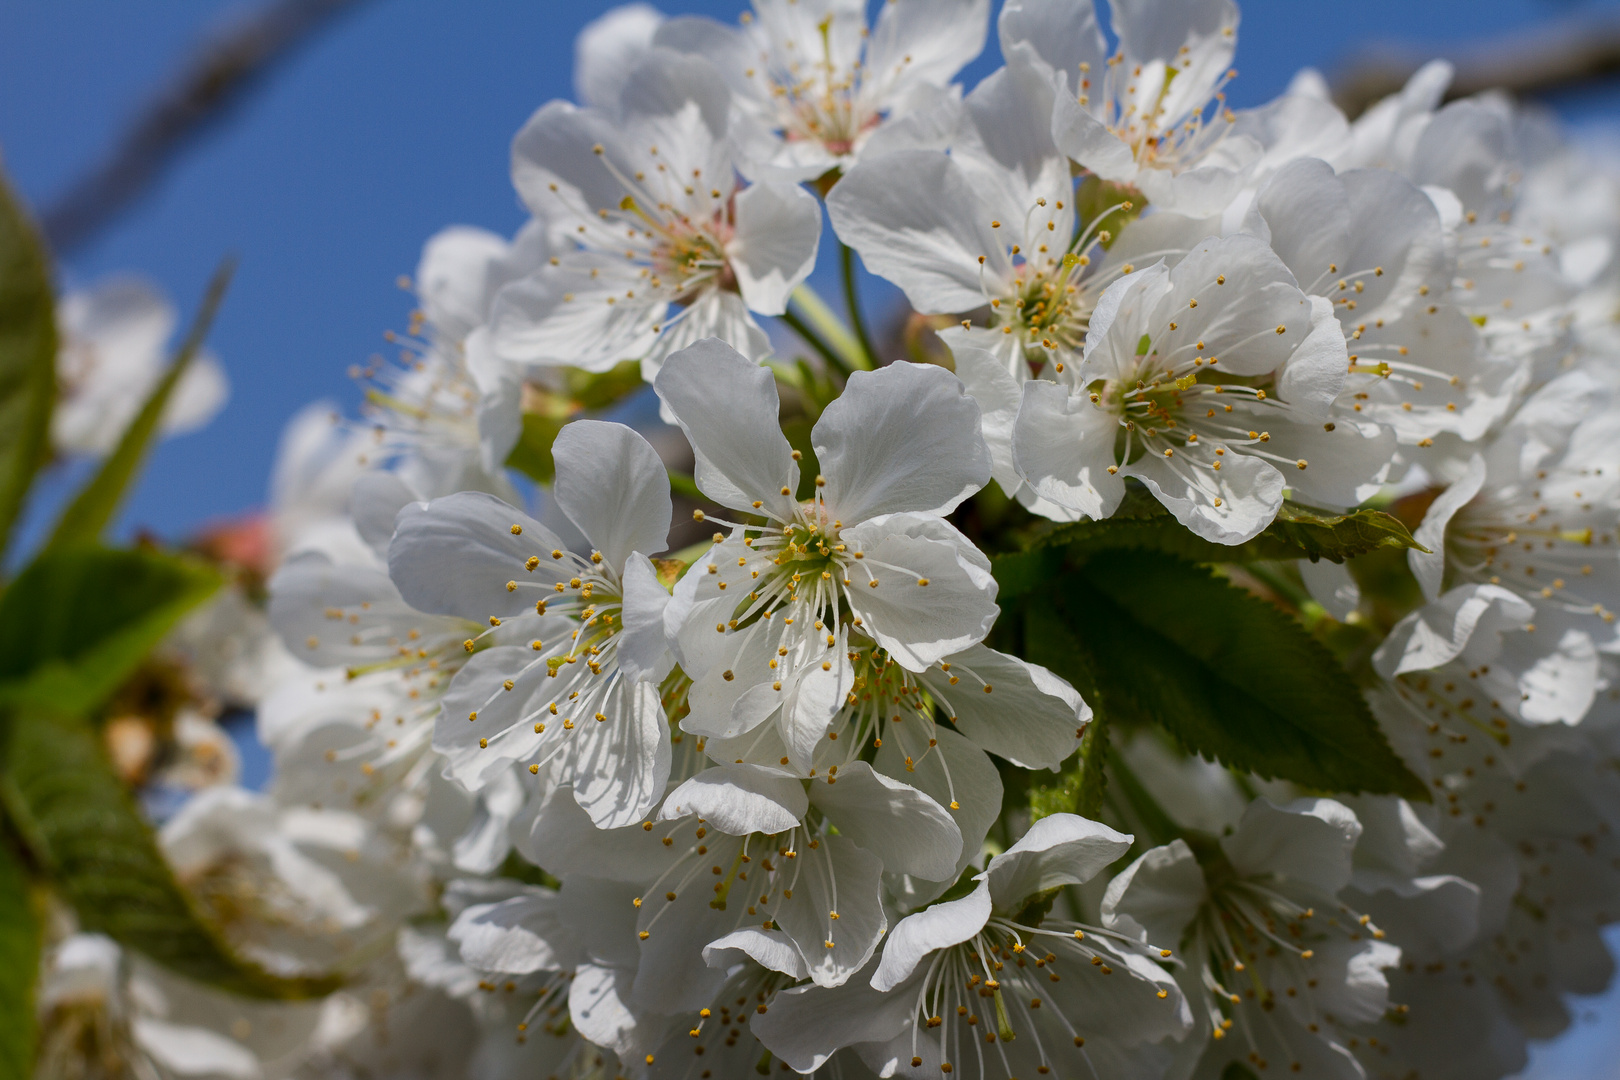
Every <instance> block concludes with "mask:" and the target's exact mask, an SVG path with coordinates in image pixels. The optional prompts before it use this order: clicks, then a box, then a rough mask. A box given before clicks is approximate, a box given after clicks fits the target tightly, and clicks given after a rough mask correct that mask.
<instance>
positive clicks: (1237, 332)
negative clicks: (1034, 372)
mask: <svg viewBox="0 0 1620 1080" xmlns="http://www.w3.org/2000/svg"><path fill="white" fill-rule="evenodd" d="M1223 279H1224V280H1223ZM1217 282H1219V283H1217ZM1194 301H1196V302H1197V304H1198V306H1197V307H1193V306H1191V305H1192V303H1193V302H1194ZM1311 316H1312V308H1311V303H1310V300H1309V298H1308V297H1306V296H1305V294H1304V293H1302V292H1301V291H1300V290H1299V287H1298V286H1297V285H1296V284H1295V283H1294V276H1293V275H1292V274H1291V273H1289V272H1288V268H1287V267H1286V266H1284V265H1283V263H1282V260H1280V259H1279V258H1277V256H1276V254H1275V253H1273V252H1272V250H1271V248H1269V247H1267V246H1266V245H1265V243H1263V242H1262V241H1261V240H1259V239H1258V238H1256V237H1253V236H1248V235H1246V234H1242V233H1239V234H1236V235H1233V236H1226V237H1220V238H1212V239H1209V240H1205V241H1203V242H1201V243H1199V244H1197V245H1195V246H1194V248H1193V250H1191V251H1190V252H1188V253H1187V256H1186V257H1185V258H1184V259H1182V260H1181V261H1180V262H1179V263H1177V264H1176V265H1175V266H1174V267H1172V268H1171V270H1170V290H1169V292H1168V293H1166V294H1165V295H1164V296H1163V297H1162V298H1161V299H1160V300H1159V301H1158V303H1157V305H1156V307H1155V309H1154V312H1153V314H1152V315H1150V316H1149V321H1148V325H1149V326H1151V327H1153V328H1155V329H1157V328H1158V327H1164V326H1168V324H1169V323H1170V322H1172V321H1174V322H1175V323H1176V326H1177V329H1176V330H1174V331H1160V334H1158V335H1155V338H1154V345H1155V346H1156V347H1158V348H1160V349H1165V350H1174V349H1176V348H1178V347H1181V346H1189V347H1190V346H1192V345H1194V344H1196V343H1197V342H1200V341H1201V342H1203V343H1204V353H1205V355H1206V356H1214V357H1216V358H1217V361H1218V363H1219V364H1220V368H1221V370H1222V371H1226V372H1230V373H1231V374H1234V375H1264V374H1267V373H1269V372H1272V371H1275V370H1276V369H1277V368H1279V367H1281V366H1282V363H1283V361H1285V360H1287V359H1288V357H1289V356H1290V355H1291V354H1292V353H1293V352H1294V350H1295V348H1297V347H1298V346H1299V345H1300V343H1301V342H1303V341H1304V340H1305V338H1306V336H1307V335H1308V334H1309V333H1310V331H1311V327H1312V325H1313V324H1312V319H1311ZM1279 326H1280V327H1282V328H1283V332H1282V333H1280V334H1279V333H1276V332H1275V328H1276V327H1279ZM1161 335H1162V336H1161ZM1120 344H1121V345H1126V346H1129V347H1130V349H1131V350H1132V352H1133V353H1134V350H1135V348H1136V344H1137V343H1136V342H1135V341H1130V342H1120ZM1088 355H1089V352H1088Z"/></svg>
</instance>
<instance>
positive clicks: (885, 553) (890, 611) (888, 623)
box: [843, 514, 1001, 671]
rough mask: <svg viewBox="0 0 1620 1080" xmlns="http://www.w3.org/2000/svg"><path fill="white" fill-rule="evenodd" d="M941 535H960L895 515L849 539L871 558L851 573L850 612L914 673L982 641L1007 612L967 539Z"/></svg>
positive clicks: (939, 524)
mask: <svg viewBox="0 0 1620 1080" xmlns="http://www.w3.org/2000/svg"><path fill="white" fill-rule="evenodd" d="M941 532H949V533H955V530H954V529H953V528H951V526H950V525H948V524H946V523H945V522H944V521H941V520H940V519H939V518H924V517H921V516H919V515H912V514H894V515H890V516H889V517H886V518H878V519H874V520H873V521H868V522H865V523H863V524H861V525H858V526H856V527H855V528H853V529H846V530H844V533H843V536H844V538H845V540H846V542H847V543H848V544H849V547H850V549H851V550H852V551H859V552H861V553H862V554H863V555H864V556H865V557H864V558H863V559H861V560H858V561H857V562H856V563H855V565H854V566H853V567H852V568H851V569H850V570H849V571H848V573H849V575H850V580H851V585H850V587H849V593H850V607H851V608H852V609H853V610H854V612H855V614H856V616H857V617H859V618H860V619H861V620H862V621H863V623H864V626H865V630H866V632H867V633H868V634H870V635H871V636H872V637H873V638H874V639H875V640H876V641H877V643H878V644H879V645H882V646H883V647H884V648H885V649H887V650H888V651H889V655H890V656H892V657H894V659H895V660H897V661H899V663H900V664H901V665H902V666H904V667H906V668H907V669H909V670H911V671H922V670H925V669H926V668H927V667H928V666H929V665H930V664H934V663H937V662H938V661H939V660H941V659H943V658H944V657H946V656H949V655H950V654H952V653H956V652H961V651H962V650H963V649H965V648H967V647H968V646H970V645H977V644H978V643H979V642H981V641H983V640H984V637H985V635H986V634H988V633H989V632H990V627H991V626H992V625H994V623H995V620H996V616H997V614H999V612H1000V610H1001V609H1000V608H998V607H996V603H995V596H996V583H995V579H994V578H993V577H991V576H990V574H989V572H988V570H987V568H986V566H985V565H984V564H983V558H984V557H983V556H982V555H979V554H978V552H977V551H976V550H972V545H971V542H969V541H967V540H966V538H962V539H961V541H960V542H959V543H958V542H950V541H948V540H943V539H935V536H936V535H938V534H939V533H941ZM957 535H958V536H959V535H960V534H957ZM880 564H881V565H880ZM924 581H926V582H927V584H926V585H923V584H920V583H921V582H924ZM872 582H876V583H877V586H876V587H873V586H872V584H871V583H872Z"/></svg>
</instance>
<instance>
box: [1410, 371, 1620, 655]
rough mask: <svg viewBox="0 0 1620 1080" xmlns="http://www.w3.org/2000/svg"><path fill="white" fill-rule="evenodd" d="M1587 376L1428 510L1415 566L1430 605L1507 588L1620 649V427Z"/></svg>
mask: <svg viewBox="0 0 1620 1080" xmlns="http://www.w3.org/2000/svg"><path fill="white" fill-rule="evenodd" d="M1604 397H1606V395H1603V394H1601V393H1600V392H1599V390H1598V387H1597V386H1596V385H1594V383H1593V382H1592V380H1591V379H1590V378H1589V377H1588V376H1587V375H1586V374H1585V373H1583V372H1581V371H1576V372H1572V373H1570V374H1568V375H1565V376H1563V377H1561V378H1559V379H1557V380H1554V381H1553V382H1551V383H1549V384H1548V385H1547V386H1545V387H1543V388H1542V390H1541V391H1539V392H1538V393H1537V394H1536V395H1535V396H1534V397H1532V398H1531V399H1530V401H1528V402H1526V403H1525V405H1524V406H1523V407H1522V408H1521V409H1520V410H1519V412H1518V413H1517V414H1515V416H1514V418H1513V419H1512V420H1511V421H1510V422H1509V423H1508V425H1507V427H1506V428H1505V429H1504V430H1503V431H1502V432H1501V433H1500V434H1499V435H1498V436H1497V438H1496V439H1495V440H1493V441H1492V442H1491V443H1489V444H1488V445H1486V446H1485V447H1483V448H1482V452H1480V453H1476V454H1474V455H1473V456H1472V457H1471V458H1470V459H1469V461H1468V464H1467V466H1466V469H1465V470H1464V472H1463V474H1462V475H1461V476H1460V477H1458V478H1457V479H1456V481H1455V482H1454V483H1453V484H1452V485H1451V486H1450V487H1449V488H1447V489H1446V490H1445V491H1443V492H1441V494H1440V495H1439V497H1438V498H1436V499H1435V500H1434V502H1433V503H1432V504H1431V505H1430V507H1429V510H1428V513H1427V514H1426V515H1425V517H1424V519H1423V522H1422V524H1420V525H1419V526H1418V529H1417V532H1416V533H1415V534H1414V539H1416V540H1417V542H1418V543H1420V544H1422V545H1423V546H1424V547H1426V548H1428V549H1429V550H1428V551H1427V552H1423V551H1415V550H1414V551H1411V552H1408V554H1407V560H1408V562H1409V563H1410V564H1411V567H1412V572H1413V574H1414V575H1416V577H1417V579H1418V582H1419V584H1421V585H1422V586H1423V591H1424V595H1425V596H1426V597H1428V598H1429V599H1431V600H1432V599H1434V598H1435V597H1437V596H1439V594H1440V590H1441V586H1442V583H1443V582H1444V581H1445V580H1446V578H1447V577H1448V575H1449V577H1450V582H1451V584H1453V585H1458V584H1462V583H1464V582H1473V583H1478V584H1491V585H1500V586H1502V587H1503V588H1506V589H1508V590H1510V591H1512V592H1514V593H1517V594H1518V595H1519V596H1520V597H1522V598H1523V599H1525V600H1527V601H1528V602H1529V603H1530V604H1531V605H1533V606H1534V608H1535V613H1534V615H1533V617H1532V620H1531V621H1533V622H1534V623H1535V624H1536V625H1537V626H1538V627H1540V628H1541V634H1542V637H1543V638H1544V639H1547V640H1548V643H1549V645H1550V644H1551V641H1552V640H1555V639H1556V638H1557V637H1559V636H1560V635H1561V634H1562V633H1563V631H1564V630H1579V631H1582V632H1584V633H1586V634H1588V635H1590V637H1591V638H1592V639H1593V640H1595V641H1598V642H1603V643H1607V642H1610V641H1613V640H1614V637H1615V630H1614V618H1615V615H1614V613H1615V612H1616V611H1620V554H1617V552H1616V547H1615V545H1616V542H1617V539H1620V536H1617V534H1620V455H1617V454H1616V452H1615V424H1616V416H1615V414H1614V413H1613V412H1612V411H1610V410H1609V409H1602V408H1600V406H1601V404H1603V403H1604V402H1603V398H1604Z"/></svg>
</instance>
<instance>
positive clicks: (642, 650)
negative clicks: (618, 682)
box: [617, 551, 673, 682]
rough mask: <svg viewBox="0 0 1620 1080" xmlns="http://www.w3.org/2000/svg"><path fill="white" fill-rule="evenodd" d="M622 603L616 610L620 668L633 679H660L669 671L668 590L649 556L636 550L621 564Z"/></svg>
mask: <svg viewBox="0 0 1620 1080" xmlns="http://www.w3.org/2000/svg"><path fill="white" fill-rule="evenodd" d="M622 584H623V586H624V606H623V607H622V608H621V610H620V613H619V620H620V623H621V624H622V626H623V629H622V630H620V631H619V643H618V652H617V657H618V661H619V670H620V671H622V672H623V673H624V677H625V678H627V679H630V680H632V681H642V680H650V681H652V682H659V681H661V680H662V679H663V677H664V676H665V675H667V674H669V668H670V664H671V663H672V662H673V658H672V657H671V656H670V655H669V638H668V636H667V635H666V634H665V631H664V611H665V609H666V608H667V607H668V606H669V593H668V591H666V590H665V588H664V585H663V583H662V582H660V581H659V580H658V571H657V570H655V569H654V568H653V564H652V560H650V559H648V558H647V556H645V555H643V554H641V553H640V552H639V551H638V552H634V553H633V554H631V556H630V558H629V560H628V561H626V562H625V564H624V580H623V582H622Z"/></svg>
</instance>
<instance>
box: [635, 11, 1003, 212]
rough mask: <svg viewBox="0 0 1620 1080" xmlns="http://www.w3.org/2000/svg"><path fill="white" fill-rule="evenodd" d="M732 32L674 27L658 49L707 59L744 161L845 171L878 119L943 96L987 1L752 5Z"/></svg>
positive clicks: (664, 30) (783, 169)
mask: <svg viewBox="0 0 1620 1080" xmlns="http://www.w3.org/2000/svg"><path fill="white" fill-rule="evenodd" d="M753 8H754V11H753V17H752V18H750V17H749V16H748V15H744V16H743V24H744V25H743V27H742V29H740V30H734V29H732V28H730V27H727V26H723V25H721V24H719V23H716V22H715V21H713V20H712V19H703V18H697V17H686V18H679V19H671V20H670V21H669V22H666V23H665V24H664V25H663V26H662V27H660V28H659V30H658V33H657V35H656V36H655V38H654V41H655V42H656V43H657V44H659V45H664V46H668V47H670V48H674V49H680V50H682V51H684V52H691V53H696V54H698V55H702V56H706V57H708V58H709V59H710V60H712V61H714V64H715V66H716V67H717V68H718V69H719V71H720V73H721V75H723V76H724V77H725V79H726V82H727V84H728V85H729V86H730V87H731V90H732V93H733V94H734V95H735V100H736V103H737V109H738V112H739V113H740V114H741V116H740V123H739V127H740V129H741V130H740V131H739V132H738V135H739V138H740V141H741V142H742V143H743V145H744V147H745V154H746V155H747V161H746V165H747V167H748V168H750V169H752V170H756V171H758V172H760V173H761V174H764V175H774V176H780V177H782V178H783V179H786V180H792V181H799V180H815V179H817V178H819V177H821V176H823V175H825V174H827V173H830V172H833V171H834V170H837V169H841V168H842V169H847V168H849V166H850V165H851V164H853V163H854V162H855V160H856V159H857V158H858V156H859V155H860V153H861V150H862V148H863V147H864V146H865V145H866V143H867V142H868V140H870V139H871V137H872V136H873V134H874V133H875V132H877V131H878V130H879V129H880V128H881V127H882V126H883V124H884V123H885V122H887V121H890V120H893V119H896V118H898V117H900V116H903V115H905V114H906V113H907V112H908V111H911V110H913V109H917V108H920V107H925V106H927V105H929V104H932V103H933V102H935V101H936V100H939V99H941V98H944V97H947V96H948V95H949V93H950V88H949V86H948V84H949V83H950V80H951V79H952V78H953V77H954V76H955V75H956V73H957V72H958V71H960V70H961V69H962V68H963V67H964V66H965V65H966V64H967V63H968V62H969V61H971V60H972V59H973V58H974V57H976V56H978V55H979V52H980V50H981V49H983V48H984V39H985V33H986V31H987V29H988V23H989V16H990V4H989V2H988V0H943V2H942V0H890V2H888V3H885V4H884V5H883V6H882V8H881V9H880V11H879V14H878V18H877V22H876V24H875V25H873V26H871V27H870V28H868V26H867V22H866V5H865V4H864V3H861V2H860V0H754V3H753Z"/></svg>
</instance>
